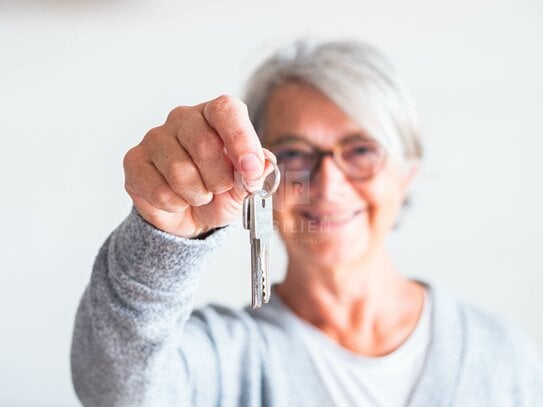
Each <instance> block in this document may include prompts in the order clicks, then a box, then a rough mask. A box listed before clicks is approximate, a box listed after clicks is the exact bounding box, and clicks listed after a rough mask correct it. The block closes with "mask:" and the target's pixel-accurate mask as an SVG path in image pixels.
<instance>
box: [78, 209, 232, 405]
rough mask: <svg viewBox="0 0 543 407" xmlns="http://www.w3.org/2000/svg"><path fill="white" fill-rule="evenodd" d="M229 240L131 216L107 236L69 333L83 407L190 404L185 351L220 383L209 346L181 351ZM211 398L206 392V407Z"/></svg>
mask: <svg viewBox="0 0 543 407" xmlns="http://www.w3.org/2000/svg"><path fill="white" fill-rule="evenodd" d="M226 229H228V228H226ZM226 233H227V231H226V230H224V229H222V230H218V231H215V232H213V233H211V235H209V236H207V237H206V238H205V239H202V240H199V239H186V238H180V237H176V236H173V235H169V234H166V233H164V232H162V231H160V230H158V229H156V228H154V227H153V226H151V225H149V224H148V223H146V222H145V221H144V220H143V219H142V218H141V216H140V215H139V214H138V213H137V212H136V211H135V210H134V209H133V210H132V212H131V213H130V215H129V216H128V217H127V219H126V220H125V221H124V222H123V223H122V224H121V225H120V226H119V227H118V228H117V229H116V230H115V231H114V232H113V233H112V234H111V235H110V236H109V238H108V239H107V240H106V242H105V243H104V245H103V246H102V248H101V250H100V252H99V254H98V256H97V258H96V260H95V263H94V268H93V273H92V277H91V281H90V284H89V285H88V287H87V289H86V290H85V293H84V295H83V298H82V300H81V303H80V306H79V309H78V312H77V317H76V322H75V328H74V335H73V343H72V354H71V361H72V376H73V382H74V386H75V389H76V392H77V395H78V396H79V398H80V400H81V401H82V403H83V404H84V405H89V406H139V405H153V406H155V405H156V406H162V405H173V404H176V405H190V403H189V400H190V397H191V392H192V390H191V381H190V377H189V374H188V373H189V372H188V367H187V364H186V358H185V357H183V352H182V351H186V352H198V353H199V355H198V360H199V364H200V366H201V367H202V368H206V367H207V368H206V370H207V372H206V376H207V377H208V378H209V382H210V383H214V382H217V381H216V380H214V379H213V375H216V374H217V369H213V363H214V356H213V354H212V353H210V352H204V351H203V349H205V348H202V347H205V346H206V344H205V343H201V342H196V343H197V345H195V349H182V350H181V349H179V344H180V339H181V334H182V329H183V327H184V325H185V323H186V321H187V320H188V318H189V315H190V313H191V311H192V304H193V299H194V294H195V291H196V288H197V285H198V279H199V272H200V269H201V268H202V265H203V263H204V262H205V260H206V258H207V257H208V255H209V254H210V253H211V252H212V250H213V248H215V247H216V246H217V245H218V244H220V242H221V241H222V240H223V238H224V235H225V234H226ZM183 342H184V343H191V341H190V340H188V341H187V338H184V341H183ZM198 347H200V349H197V348H198ZM215 391H217V389H213V388H212V386H210V387H209V388H208V389H207V394H208V397H209V398H210V401H211V402H213V398H214V397H216V392H215ZM212 404H213V403H212Z"/></svg>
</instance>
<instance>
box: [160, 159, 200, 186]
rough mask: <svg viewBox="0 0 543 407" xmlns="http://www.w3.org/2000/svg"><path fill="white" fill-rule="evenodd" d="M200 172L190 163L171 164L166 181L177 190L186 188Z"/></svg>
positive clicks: (177, 162) (178, 162)
mask: <svg viewBox="0 0 543 407" xmlns="http://www.w3.org/2000/svg"><path fill="white" fill-rule="evenodd" d="M197 173H198V171H197V170H196V168H195V167H194V165H192V164H191V163H189V162H188V161H176V162H173V163H171V164H170V166H169V167H168V170H167V173H166V179H167V180H168V182H169V183H170V184H171V185H172V186H173V187H175V188H180V187H184V186H185V185H187V184H189V185H190V182H191V181H192V180H193V179H194V177H195V176H196V175H197Z"/></svg>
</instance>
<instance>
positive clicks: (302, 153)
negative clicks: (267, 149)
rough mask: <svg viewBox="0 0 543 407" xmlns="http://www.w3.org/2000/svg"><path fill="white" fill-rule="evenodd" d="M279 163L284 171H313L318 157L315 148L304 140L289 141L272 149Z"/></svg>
mask: <svg viewBox="0 0 543 407" xmlns="http://www.w3.org/2000/svg"><path fill="white" fill-rule="evenodd" d="M272 152H273V153H274V154H275V156H276V157H277V164H279V167H280V168H283V169H284V171H292V172H294V171H311V170H312V169H313V166H314V165H315V162H316V161H317V159H318V157H317V154H315V151H314V149H313V148H312V147H311V146H310V145H307V144H306V143H302V142H289V143H288V144H287V143H285V144H282V145H280V146H277V147H275V148H273V149H272Z"/></svg>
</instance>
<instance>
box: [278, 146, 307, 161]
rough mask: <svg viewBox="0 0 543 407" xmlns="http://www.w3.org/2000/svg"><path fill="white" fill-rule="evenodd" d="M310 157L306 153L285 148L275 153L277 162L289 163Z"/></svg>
mask: <svg viewBox="0 0 543 407" xmlns="http://www.w3.org/2000/svg"><path fill="white" fill-rule="evenodd" d="M308 155H310V153H308V152H307V151H304V150H300V149H296V148H287V149H281V150H280V151H277V152H276V153H275V156H276V157H277V160H278V161H291V160H296V159H303V158H307V156H308Z"/></svg>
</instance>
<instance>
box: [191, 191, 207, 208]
mask: <svg viewBox="0 0 543 407" xmlns="http://www.w3.org/2000/svg"><path fill="white" fill-rule="evenodd" d="M212 200H213V194H212V193H211V192H210V191H206V192H202V193H195V194H193V195H192V196H191V197H189V198H187V201H188V202H190V204H191V205H192V206H203V205H207V204H208V203H210V202H211V201H212Z"/></svg>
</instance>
